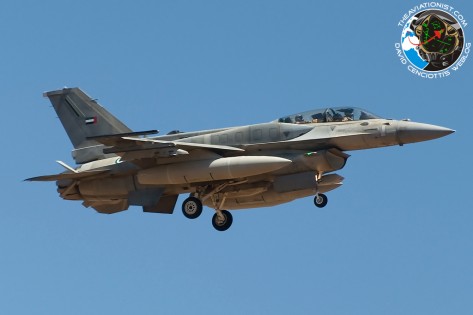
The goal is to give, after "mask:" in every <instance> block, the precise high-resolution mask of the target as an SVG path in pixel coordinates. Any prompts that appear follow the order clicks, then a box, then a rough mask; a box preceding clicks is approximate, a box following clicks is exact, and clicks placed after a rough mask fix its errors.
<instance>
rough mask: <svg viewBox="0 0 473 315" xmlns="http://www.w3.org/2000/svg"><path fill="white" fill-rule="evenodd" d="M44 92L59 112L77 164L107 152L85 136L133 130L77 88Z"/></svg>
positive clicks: (103, 156)
mask: <svg viewBox="0 0 473 315" xmlns="http://www.w3.org/2000/svg"><path fill="white" fill-rule="evenodd" d="M43 95H44V96H45V97H48V98H49V100H50V101H51V103H52V105H53V107H54V110H55V111H56V113H57V115H58V116H59V119H60V120H61V123H62V125H63V126H64V129H65V130H66V132H67V135H68V136H69V139H70V140H71V142H72V145H73V146H74V150H73V151H72V156H73V158H74V160H75V161H76V163H78V164H81V163H87V162H90V161H94V160H99V159H103V158H106V157H109V156H110V155H105V154H104V153H103V145H102V144H99V143H98V142H97V141H94V140H88V139H87V138H89V137H96V136H102V135H111V134H119V133H128V132H131V131H132V130H131V129H130V128H128V127H127V126H126V125H125V124H123V123H122V122H121V121H119V120H118V119H117V118H115V117H114V116H113V115H112V114H110V113H109V112H108V111H107V110H106V109H105V108H103V107H102V106H100V105H99V104H98V103H97V102H96V101H95V100H93V99H91V98H90V97H89V96H88V95H87V94H85V93H84V92H83V91H82V90H81V89H79V88H70V89H69V88H64V89H62V90H57V91H51V92H46V93H44V94H43Z"/></svg>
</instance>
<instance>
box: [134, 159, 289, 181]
mask: <svg viewBox="0 0 473 315" xmlns="http://www.w3.org/2000/svg"><path fill="white" fill-rule="evenodd" d="M290 163H292V162H291V160H288V159H284V158H280V157H274V156H235V157H226V158H219V159H214V160H202V161H194V162H186V163H178V164H169V165H161V166H156V167H153V168H150V169H146V170H142V171H139V172H138V174H137V176H136V177H137V179H138V182H139V183H140V184H143V185H165V184H186V183H197V182H206V181H212V180H223V179H233V178H241V177H248V176H254V175H259V174H264V173H268V172H272V171H275V170H278V169H280V168H283V167H284V166H286V165H289V164H290Z"/></svg>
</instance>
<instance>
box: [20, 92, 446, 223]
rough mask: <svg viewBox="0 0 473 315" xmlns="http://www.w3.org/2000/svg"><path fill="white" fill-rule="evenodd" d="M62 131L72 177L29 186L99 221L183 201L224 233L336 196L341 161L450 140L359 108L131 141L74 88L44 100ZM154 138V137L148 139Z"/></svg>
mask: <svg viewBox="0 0 473 315" xmlns="http://www.w3.org/2000/svg"><path fill="white" fill-rule="evenodd" d="M44 96H45V97H48V98H49V99H50V101H51V103H52V105H53V107H54V110H55V111H56V113H57V115H58V116H59V119H60V120H61V123H62V125H63V126H64V129H65V130H66V132H67V134H68V136H69V138H70V140H71V142H72V145H73V146H74V149H73V150H72V156H73V158H74V160H75V162H76V163H77V164H78V166H77V167H71V166H69V165H67V164H65V163H64V162H61V161H58V163H59V164H60V165H62V166H63V167H64V168H65V171H64V172H63V173H60V174H56V175H46V176H39V177H33V178H29V179H28V180H29V181H56V184H57V187H58V192H59V195H60V196H61V197H62V198H63V199H66V200H82V201H83V202H82V204H83V205H84V206H85V207H92V208H94V209H95V210H96V211H98V212H100V213H108V214H111V213H116V212H119V211H123V210H127V209H128V208H129V206H141V207H143V211H145V212H154V213H169V214H170V213H173V211H174V208H175V205H176V201H177V198H178V196H179V195H180V194H189V197H188V198H187V199H185V200H184V202H183V203H182V212H183V214H184V216H186V217H187V218H189V219H195V218H197V217H199V215H200V214H201V213H202V208H203V205H205V206H208V207H210V208H213V209H214V210H215V214H214V215H213V218H212V225H213V226H214V228H215V229H217V230H218V231H225V230H227V229H228V228H229V227H230V226H231V225H232V222H233V217H232V214H231V213H230V211H229V210H237V209H248V208H258V207H270V206H274V205H278V204H282V203H286V202H290V201H292V200H295V199H298V198H303V197H307V196H314V204H315V206H316V207H319V208H322V207H325V206H326V204H327V200H328V199H327V196H326V195H325V193H327V192H329V191H331V190H333V189H335V188H337V187H340V186H341V185H342V181H343V177H342V176H340V175H338V174H336V173H334V172H335V171H338V170H340V169H342V168H343V167H344V166H345V163H346V161H347V159H348V157H349V155H348V154H347V153H345V152H346V151H353V150H361V149H371V148H379V147H385V146H392V145H404V144H407V143H414V142H420V141H427V140H432V139H436V138H440V137H443V136H446V135H448V134H450V133H452V132H454V131H453V130H451V129H448V128H444V127H439V126H434V125H429V124H423V123H417V122H411V121H407V120H392V119H384V118H381V117H378V116H376V115H374V114H372V113H370V112H368V111H366V110H364V109H361V108H356V107H329V108H323V109H317V110H312V111H307V112H302V113H297V114H294V115H287V116H283V117H281V118H279V119H276V120H274V121H272V122H267V123H262V124H256V125H249V126H241V127H232V128H222V129H213V130H203V131H195V132H179V131H173V132H170V133H168V134H167V135H163V136H155V134H157V133H158V132H157V131H156V130H147V131H138V132H134V131H132V130H131V129H130V128H128V127H127V126H126V125H124V124H123V123H122V122H121V121H119V120H118V119H117V118H115V117H114V116H113V115H111V114H110V113H109V112H108V111H107V110H106V109H104V108H103V107H102V106H100V105H99V104H98V103H97V102H96V101H95V100H93V99H91V98H90V97H89V96H87V95H86V94H85V93H84V92H83V91H82V90H80V89H79V88H64V89H62V90H57V91H51V92H47V93H44ZM150 135H153V136H150Z"/></svg>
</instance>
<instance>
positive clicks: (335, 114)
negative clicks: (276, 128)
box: [275, 107, 381, 124]
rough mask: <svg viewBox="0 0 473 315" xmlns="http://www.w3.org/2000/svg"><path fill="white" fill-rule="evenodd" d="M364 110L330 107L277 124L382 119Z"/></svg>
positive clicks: (311, 111) (301, 114) (292, 116)
mask: <svg viewBox="0 0 473 315" xmlns="http://www.w3.org/2000/svg"><path fill="white" fill-rule="evenodd" d="M380 118H381V117H379V116H377V115H374V114H372V113H370V112H368V111H366V110H364V109H361V108H357V107H329V108H323V109H314V110H310V111H306V112H302V113H298V114H294V115H289V116H284V117H281V118H279V119H278V120H276V121H275V122H280V123H288V124H314V123H325V122H344V121H357V120H368V119H380Z"/></svg>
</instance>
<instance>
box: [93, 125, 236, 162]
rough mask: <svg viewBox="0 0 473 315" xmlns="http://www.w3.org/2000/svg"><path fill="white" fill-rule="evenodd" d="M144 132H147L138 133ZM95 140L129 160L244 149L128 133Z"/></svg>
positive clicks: (108, 151)
mask: <svg viewBox="0 0 473 315" xmlns="http://www.w3.org/2000/svg"><path fill="white" fill-rule="evenodd" d="M143 133H146V132H140V133H136V134H143ZM93 140H95V141H97V142H99V143H102V144H104V145H106V146H107V148H105V149H104V150H103V152H104V153H105V154H109V153H115V154H117V155H120V156H121V157H122V158H123V159H124V160H129V161H132V160H137V159H141V158H149V157H154V156H161V157H168V156H175V155H178V154H190V151H193V150H208V151H211V152H214V153H217V154H220V155H222V154H225V153H229V152H240V151H244V150H243V149H240V148H236V147H232V146H225V145H213V144H201V143H190V142H182V141H167V140H157V139H150V138H139V137H129V136H127V135H126V134H119V135H109V136H99V137H94V138H93Z"/></svg>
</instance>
